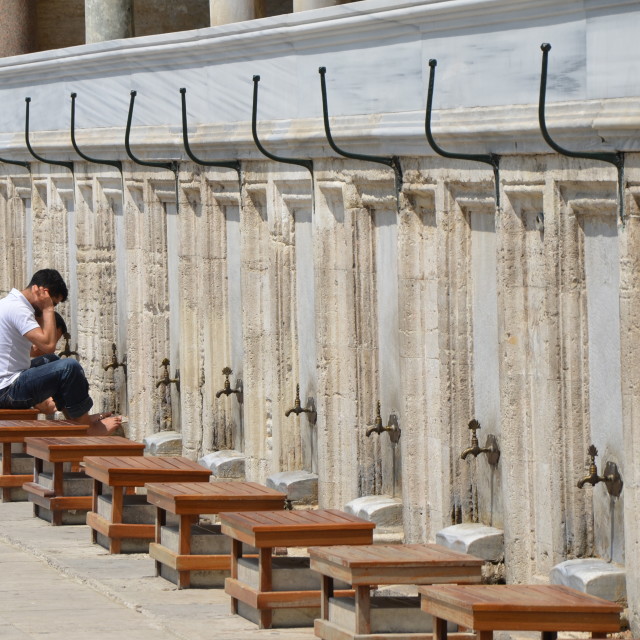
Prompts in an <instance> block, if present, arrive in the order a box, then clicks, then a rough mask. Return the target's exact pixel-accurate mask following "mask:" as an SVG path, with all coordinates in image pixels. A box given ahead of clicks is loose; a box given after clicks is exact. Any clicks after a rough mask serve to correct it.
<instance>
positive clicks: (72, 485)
mask: <svg viewBox="0 0 640 640" xmlns="http://www.w3.org/2000/svg"><path fill="white" fill-rule="evenodd" d="M38 484H39V485H40V486H41V487H44V488H45V489H49V490H51V491H53V474H51V473H44V472H43V473H41V474H40V475H39V476H38ZM62 491H63V493H64V495H65V496H90V495H91V494H92V492H93V479H92V478H88V477H87V476H86V475H85V474H84V473H83V472H77V471H73V472H72V471H69V472H67V473H64V474H63V475H62Z"/></svg>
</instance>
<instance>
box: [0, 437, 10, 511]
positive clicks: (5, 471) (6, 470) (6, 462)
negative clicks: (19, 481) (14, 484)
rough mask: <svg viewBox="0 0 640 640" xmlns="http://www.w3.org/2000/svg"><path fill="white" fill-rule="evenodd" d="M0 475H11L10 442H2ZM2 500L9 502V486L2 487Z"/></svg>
mask: <svg viewBox="0 0 640 640" xmlns="http://www.w3.org/2000/svg"><path fill="white" fill-rule="evenodd" d="M2 475H3V476H10V475H11V443H10V442H3V443H2ZM2 502H11V488H10V487H2Z"/></svg>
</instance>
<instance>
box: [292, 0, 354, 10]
mask: <svg viewBox="0 0 640 640" xmlns="http://www.w3.org/2000/svg"><path fill="white" fill-rule="evenodd" d="M338 4H345V3H344V1H341V0H293V12H294V13H297V12H298V11H307V10H308V9H321V8H322V7H335V6H336V5H338Z"/></svg>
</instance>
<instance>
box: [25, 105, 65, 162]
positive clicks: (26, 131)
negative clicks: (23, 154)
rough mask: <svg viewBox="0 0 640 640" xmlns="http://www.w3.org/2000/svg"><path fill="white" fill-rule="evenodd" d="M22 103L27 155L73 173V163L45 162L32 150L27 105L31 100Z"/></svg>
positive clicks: (44, 160) (45, 160)
mask: <svg viewBox="0 0 640 640" xmlns="http://www.w3.org/2000/svg"><path fill="white" fill-rule="evenodd" d="M24 101H25V103H26V114H25V121H24V139H25V142H26V143H27V149H28V150H29V153H30V154H31V155H32V156H33V157H34V158H35V159H36V160H38V161H40V162H44V163H45V164H53V165H56V166H58V167H66V168H67V169H69V171H71V173H73V162H64V161H62V160H47V159H46V158H43V157H42V156H40V155H38V154H37V153H36V152H35V151H34V150H33V147H32V146H31V143H30V142H29V104H30V103H31V98H25V99H24Z"/></svg>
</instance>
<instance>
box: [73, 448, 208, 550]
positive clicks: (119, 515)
mask: <svg viewBox="0 0 640 640" xmlns="http://www.w3.org/2000/svg"><path fill="white" fill-rule="evenodd" d="M84 464H85V473H86V474H87V475H88V476H90V477H92V478H93V496H92V501H91V511H89V513H88V514H87V524H88V525H89V527H91V537H92V540H93V542H97V541H98V534H100V535H102V536H104V537H105V538H106V540H107V544H108V547H109V552H110V553H120V552H121V550H122V542H123V540H141V541H144V546H145V547H148V543H149V542H152V541H153V540H154V539H155V533H156V531H155V530H156V527H155V524H146V523H127V522H124V521H123V508H124V507H125V506H126V504H125V499H126V498H131V499H137V498H139V497H140V496H126V498H125V492H126V490H127V489H130V488H132V487H143V486H144V485H145V484H147V483H151V482H209V478H210V477H211V471H210V470H209V469H207V468H205V467H203V466H201V465H199V464H197V463H195V462H192V461H191V460H189V459H188V458H183V457H181V456H177V457H169V456H164V457H162V456H158V457H142V456H141V457H137V456H89V457H85V459H84ZM104 486H107V487H111V490H112V491H111V505H110V516H109V517H108V518H107V517H105V516H103V515H100V514H99V513H98V507H99V501H100V500H103V504H104V498H102V497H101V496H102V494H103V487H104ZM144 503H145V504H146V500H145V501H144Z"/></svg>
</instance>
